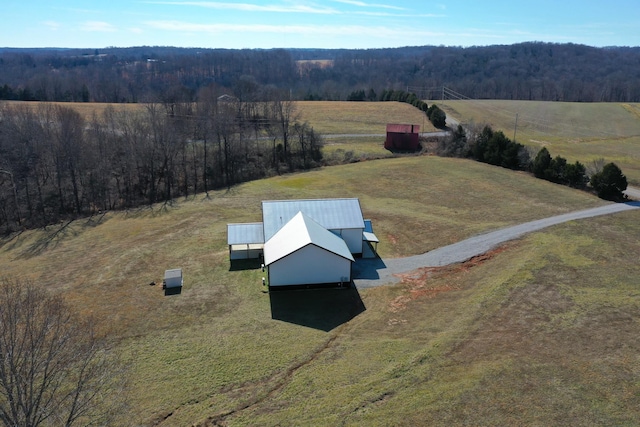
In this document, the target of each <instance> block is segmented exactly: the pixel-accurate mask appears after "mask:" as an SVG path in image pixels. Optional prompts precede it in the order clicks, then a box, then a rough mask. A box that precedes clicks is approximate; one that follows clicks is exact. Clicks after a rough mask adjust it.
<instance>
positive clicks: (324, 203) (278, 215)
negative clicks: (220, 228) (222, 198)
mask: <svg viewBox="0 0 640 427" xmlns="http://www.w3.org/2000/svg"><path fill="white" fill-rule="evenodd" d="M262 219H263V221H262V222H261V223H251V224H228V225H227V243H228V245H229V258H230V259H231V260H238V259H248V258H249V259H250V258H260V257H264V265H265V267H266V268H267V269H268V273H267V274H268V280H269V287H270V288H271V289H274V288H277V287H284V286H309V285H322V284H340V283H350V282H351V263H353V262H354V256H355V257H362V256H369V255H375V254H374V253H373V252H372V251H370V250H369V242H371V243H374V244H377V242H378V239H377V237H376V236H375V234H374V233H373V229H372V227H371V222H370V221H368V220H367V221H365V220H364V219H363V217H362V209H361V208H360V201H359V200H358V199H317V200H275V201H263V202H262Z"/></svg>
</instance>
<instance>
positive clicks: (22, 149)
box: [0, 87, 322, 232]
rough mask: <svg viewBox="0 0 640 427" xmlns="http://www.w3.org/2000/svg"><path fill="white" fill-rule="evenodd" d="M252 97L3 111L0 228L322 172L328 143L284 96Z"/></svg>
mask: <svg viewBox="0 0 640 427" xmlns="http://www.w3.org/2000/svg"><path fill="white" fill-rule="evenodd" d="M245 96H246V98H252V99H251V100H249V101H241V100H240V99H237V98H232V97H228V96H223V95H221V93H220V92H219V91H217V90H216V89H215V88H212V87H210V88H206V89H205V90H202V91H201V92H200V94H199V96H198V102H167V103H155V104H146V105H144V106H140V107H139V108H134V109H131V108H129V109H116V108H112V107H108V108H107V109H106V110H105V111H104V113H102V114H100V115H97V114H94V115H93V116H92V117H90V118H85V117H83V116H81V115H80V114H79V113H78V111H76V110H74V109H72V108H70V107H67V106H65V105H64V104H37V105H34V104H28V103H27V104H18V105H11V104H5V105H2V106H1V107H0V229H2V230H4V231H5V232H10V231H12V230H16V229H19V228H21V227H34V226H44V225H47V224H51V223H54V222H57V221H60V220H62V219H65V218H74V217H78V216H82V215H92V214H95V213H98V212H101V211H105V210H110V209H125V208H133V207H137V206H140V205H144V204H152V203H156V202H162V201H170V200H171V199H172V198H176V197H180V196H184V197H186V196H189V195H194V194H196V193H201V192H205V193H206V192H207V191H209V190H211V189H216V188H224V187H230V186H232V185H234V184H235V183H239V182H244V181H248V180H252V179H258V178H262V177H266V176H270V175H274V174H279V173H284V172H290V171H294V170H300V169H309V168H313V167H316V166H318V165H319V164H320V162H321V160H322V138H321V136H320V135H318V134H317V133H316V132H315V131H314V130H313V128H311V126H309V124H308V123H303V122H300V120H299V119H298V116H297V114H296V111H295V105H294V103H293V102H292V101H290V100H288V99H287V98H286V97H287V94H286V93H283V92H281V91H278V90H276V89H274V88H263V89H260V90H259V89H258V88H257V87H252V88H251V90H249V89H247V93H246V94H245Z"/></svg>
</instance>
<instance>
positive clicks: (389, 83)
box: [0, 42, 640, 102]
mask: <svg viewBox="0 0 640 427" xmlns="http://www.w3.org/2000/svg"><path fill="white" fill-rule="evenodd" d="M302 63H304V66H302V67H301V66H300V65H299V64H302ZM313 64H318V66H313ZM328 64H329V65H330V66H327V65H328ZM247 82H250V83H251V84H252V86H254V87H255V88H260V87H264V86H275V87H278V88H286V89H287V90H289V91H290V93H291V95H292V97H294V98H295V99H324V100H344V99H347V97H348V95H349V93H351V92H352V91H354V90H362V89H364V90H367V91H368V90H369V89H373V90H374V91H375V92H377V93H380V92H381V91H382V90H384V89H403V90H406V89H410V90H411V91H414V92H416V94H417V95H419V96H420V97H423V98H432V97H436V96H437V94H438V92H436V91H432V89H433V88H437V87H442V86H443V85H444V86H447V87H450V88H453V89H454V90H455V91H457V92H459V93H461V94H464V95H465V96H468V97H471V98H484V99H489V98H490V99H520V100H551V101H583V102H591V101H605V102H610V101H615V102H640V47H607V48H595V47H589V46H584V45H577V44H554V43H539V42H530V43H520V44H514V45H495V46H481V47H467V48H463V47H444V46H415V47H402V48H393V49H366V50H350V49H267V50H264V49H243V50H232V49H198V48H176V47H166V46H165V47H163V46H139V47H130V48H107V49H53V48H51V49H47V48H42V49H18V48H0V99H22V100H46V101H95V102H144V101H157V100H166V99H167V98H171V97H173V98H176V97H177V98H180V99H195V98H196V97H197V93H198V91H199V90H200V89H201V88H203V87H206V86H210V85H216V86H218V87H222V88H225V89H226V90H228V92H230V93H234V94H235V95H236V96H239V97H241V96H244V97H247V96H251V97H254V98H255V97H256V96H258V95H257V92H256V93H249V94H247V93H246V84H247ZM254 92H255V91H254Z"/></svg>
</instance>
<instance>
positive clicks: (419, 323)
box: [0, 157, 640, 426]
mask: <svg viewBox="0 0 640 427" xmlns="http://www.w3.org/2000/svg"><path fill="white" fill-rule="evenodd" d="M402 183H410V185H401V184H402ZM293 197H297V198H318V197H359V198H360V199H361V204H362V208H363V211H364V214H365V216H367V217H369V218H371V219H372V220H373V224H374V229H375V231H376V234H377V235H378V237H380V239H381V243H380V245H379V249H380V252H381V253H382V254H383V256H385V257H392V256H403V255H410V254H415V253H420V252H423V251H425V250H429V249H431V248H435V247H439V246H442V245H445V244H448V243H451V242H453V241H458V240H460V239H463V238H465V237H468V236H471V235H475V234H478V233H482V232H483V231H488V230H493V229H495V228H498V227H502V226H506V225H510V224H515V223H519V222H523V221H527V220H532V219H536V218H541V217H545V216H549V215H555V214H558V213H562V212H567V211H570V210H575V209H582V208H587V207H592V206H598V205H601V204H603V203H604V202H603V201H601V200H599V199H597V198H595V197H592V196H590V195H588V194H586V193H583V192H580V191H575V190H572V189H569V188H566V187H562V186H557V185H554V184H551V183H548V182H545V181H541V180H537V179H534V178H531V177H529V176H528V175H525V174H519V173H513V172H511V171H508V170H505V169H501V168H495V167H490V166H487V165H483V164H480V163H476V162H471V161H466V160H460V159H442V158H437V157H410V158H398V159H387V160H378V161H369V162H361V163H356V164H352V165H345V166H337V167H331V168H324V169H321V170H316V171H311V172H306V173H299V174H293V175H288V176H281V177H276V178H272V179H267V180H261V181H256V182H251V183H246V184H243V185H240V186H237V187H234V188H233V189H232V190H230V191H218V192H212V193H211V197H210V198H205V197H204V196H203V195H200V196H198V197H196V198H194V199H191V200H188V201H185V200H176V201H175V202H174V203H173V204H171V205H155V206H153V207H149V208H144V209H139V210H136V211H129V212H110V213H107V214H105V215H104V216H100V217H94V218H87V219H83V220H78V221H74V222H72V223H70V224H62V225H61V226H52V227H48V228H47V229H46V230H35V231H25V232H23V233H21V234H20V235H17V236H12V237H8V238H5V239H3V240H2V241H1V242H0V263H1V264H2V265H3V269H4V271H3V273H4V274H6V275H8V276H12V277H16V276H23V277H29V278H31V279H32V280H34V281H35V282H36V283H40V284H42V286H46V287H47V288H48V289H50V290H51V291H53V292H60V293H63V294H64V295H65V297H66V298H67V299H68V300H69V301H70V302H71V303H72V304H74V305H75V306H76V307H77V308H78V309H80V310H81V311H83V312H84V313H87V314H89V313H91V314H93V315H95V316H97V317H98V319H100V321H101V325H102V327H103V328H104V330H107V331H109V333H110V334H111V337H112V341H113V345H114V348H115V350H116V351H117V353H118V354H120V355H121V356H122V357H123V359H124V360H125V361H126V362H127V364H128V365H129V366H130V372H129V376H130V384H131V389H130V395H129V396H128V399H129V403H130V407H129V412H127V413H124V414H123V420H122V425H132V424H133V425H159V426H182V425H192V424H196V425H213V422H214V421H216V420H217V421H220V422H226V423H227V425H229V426H234V425H237V426H246V425H276V424H285V425H326V426H330V425H331V426H332V425H337V424H341V423H342V424H344V425H389V424H394V425H396V424H400V425H403V424H404V425H417V424H423V425H424V424H428V425H451V424H452V423H454V424H455V423H463V422H465V423H467V424H474V425H479V424H485V425H487V424H492V425H499V424H501V425H505V424H514V423H515V424H528V423H537V422H539V423H540V424H548V423H551V424H553V420H556V421H557V423H559V424H562V423H563V421H574V422H577V423H578V424H582V425H587V424H593V423H596V424H597V423H602V424H621V423H622V424H624V423H625V422H629V421H630V420H633V419H637V417H638V416H640V413H639V412H638V408H640V405H638V404H637V403H638V396H640V386H639V385H638V384H640V383H639V382H638V380H639V379H640V359H639V358H638V354H640V353H639V352H638V348H636V347H637V345H636V344H634V343H635V342H636V341H637V340H635V338H634V337H636V336H637V334H638V333H639V332H640V325H639V324H638V322H637V318H638V316H637V315H638V314H640V308H639V307H640V294H639V293H638V291H637V286H636V277H637V275H638V273H639V272H640V271H638V268H639V267H636V265H637V263H635V261H633V260H635V259H637V257H638V255H640V249H639V248H638V246H637V244H636V242H637V240H638V238H639V237H640V227H639V226H638V222H637V220H636V219H637V218H636V217H637V213H633V212H632V213H627V214H621V215H619V216H615V217H611V218H599V219H593V220H588V221H584V222H579V223H572V224H565V225H562V226H558V227H554V228H553V229H549V230H545V231H544V232H540V233H535V234H534V235H531V236H529V237H527V238H525V239H522V240H520V241H518V242H513V243H510V244H508V245H506V246H505V247H503V248H501V250H499V251H496V252H495V253H493V254H489V256H487V257H484V258H483V259H478V260H474V261H473V262H471V263H468V264H465V265H460V266H454V267H451V268H446V269H441V270H431V271H425V272H423V273H422V274H419V275H417V276H415V277H407V278H406V280H405V282H404V283H403V284H400V285H397V286H388V287H382V288H377V289H369V290H363V291H361V292H358V291H356V290H351V291H343V290H338V291H310V292H289V293H287V292H285V293H283V294H280V295H270V294H267V293H263V292H262V288H261V276H262V273H261V272H260V270H259V269H257V270H255V269H248V270H235V271H232V270H230V265H229V261H228V251H227V247H226V224H227V223H228V222H245V221H257V220H260V211H259V209H260V201H261V200H263V199H287V198H293ZM175 267H182V268H183V269H184V272H185V288H184V290H183V292H182V293H181V294H180V295H174V296H167V297H165V296H163V294H162V291H161V290H160V289H159V287H158V286H157V285H156V286H151V285H149V283H150V282H151V281H155V282H156V283H160V281H161V279H162V274H163V271H164V270H165V269H167V268H175ZM522 378H527V380H526V381H524V382H523V381H522ZM609 390H610V391H609ZM609 398H611V399H613V400H615V402H616V404H615V405H611V404H608V403H607V402H608V400H607V399H609ZM524 402H534V404H533V405H530V404H525V403H524ZM571 408H575V409H574V410H573V411H571V410H570V409H571Z"/></svg>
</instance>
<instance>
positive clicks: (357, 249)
mask: <svg viewBox="0 0 640 427" xmlns="http://www.w3.org/2000/svg"><path fill="white" fill-rule="evenodd" d="M340 235H341V236H342V240H344V241H345V243H346V244H347V246H348V247H349V251H350V252H351V253H352V254H361V253H362V228H351V229H347V230H340Z"/></svg>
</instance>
